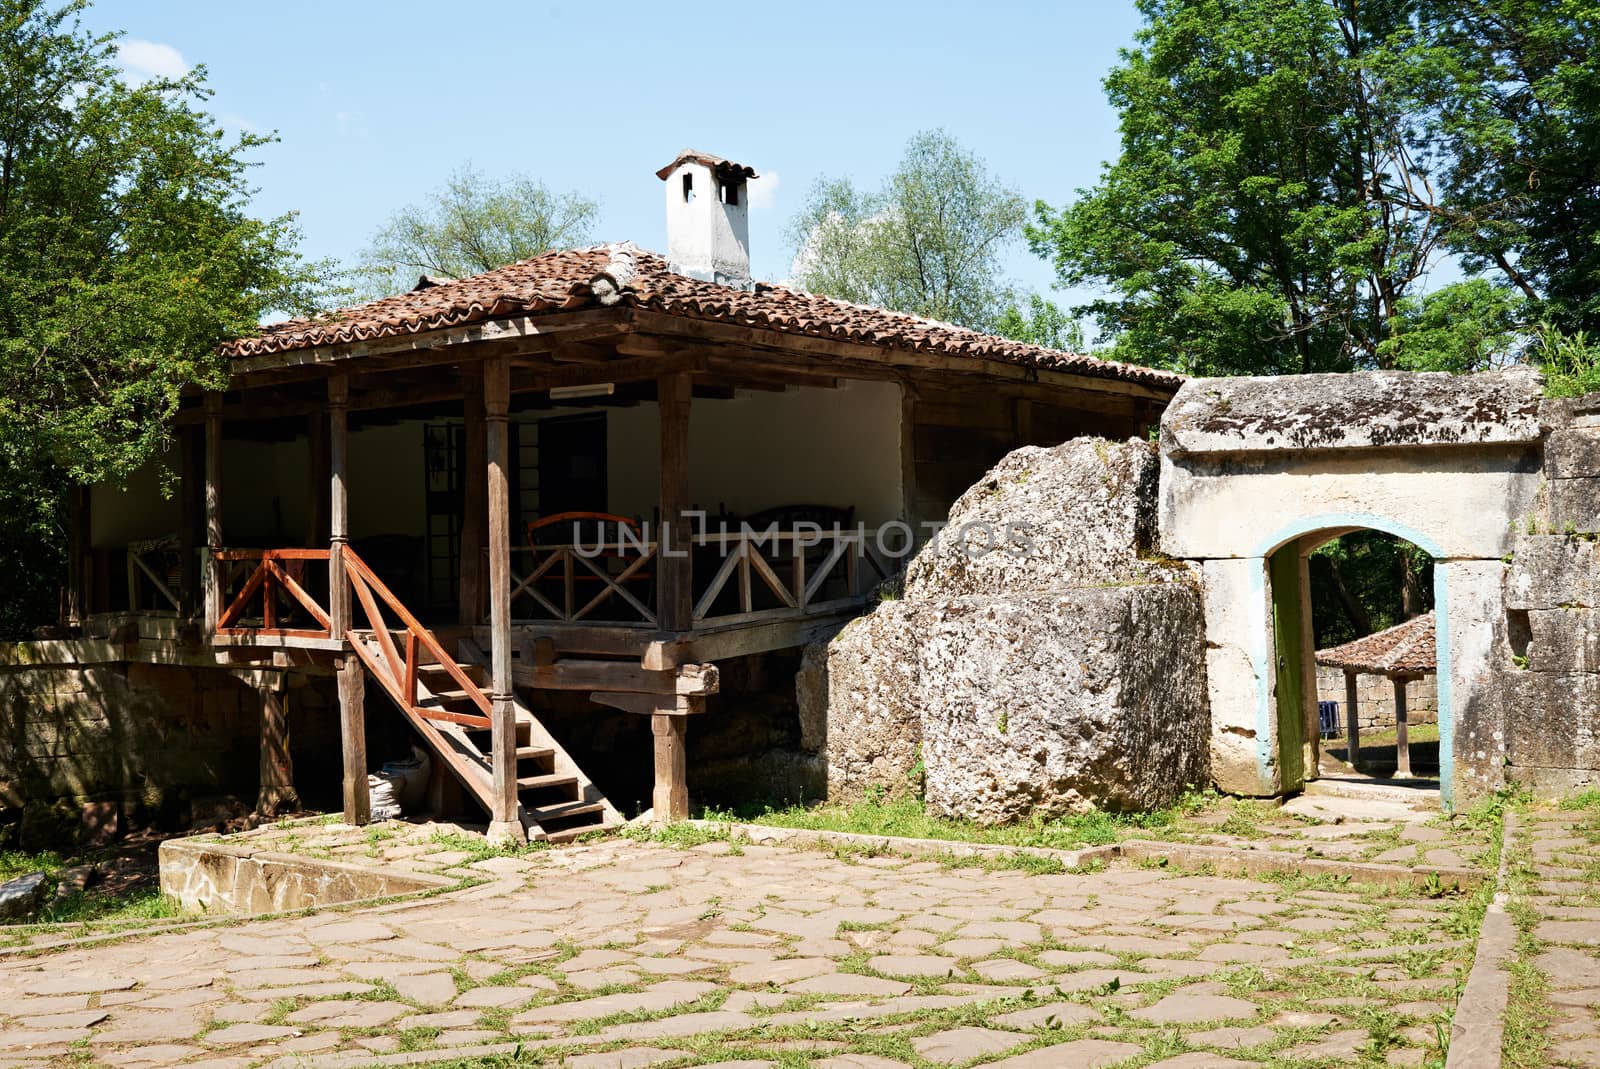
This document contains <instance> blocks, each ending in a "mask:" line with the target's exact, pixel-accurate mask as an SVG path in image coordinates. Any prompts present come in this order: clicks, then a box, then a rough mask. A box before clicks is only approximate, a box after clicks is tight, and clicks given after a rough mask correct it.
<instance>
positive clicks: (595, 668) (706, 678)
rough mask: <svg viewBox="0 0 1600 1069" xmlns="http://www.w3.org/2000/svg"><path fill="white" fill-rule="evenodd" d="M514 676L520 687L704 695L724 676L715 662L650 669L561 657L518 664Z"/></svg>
mask: <svg viewBox="0 0 1600 1069" xmlns="http://www.w3.org/2000/svg"><path fill="white" fill-rule="evenodd" d="M512 678H513V679H514V680H515V682H516V685H517V686H519V687H532V688H536V689H539V690H588V691H615V692H619V693H625V694H657V695H683V696H692V697H704V696H705V695H707V694H715V693H717V690H718V688H719V687H720V686H721V680H722V676H721V673H720V672H719V671H718V670H717V666H716V665H714V664H682V665H678V666H676V667H675V668H672V669H668V670H666V671H650V670H649V669H646V668H644V667H642V666H640V665H639V664H638V663H636V662H630V661H597V660H578V659H562V660H558V661H556V662H555V663H554V664H545V665H539V664H533V665H522V664H519V665H517V666H516V667H515V668H514V669H513V670H512Z"/></svg>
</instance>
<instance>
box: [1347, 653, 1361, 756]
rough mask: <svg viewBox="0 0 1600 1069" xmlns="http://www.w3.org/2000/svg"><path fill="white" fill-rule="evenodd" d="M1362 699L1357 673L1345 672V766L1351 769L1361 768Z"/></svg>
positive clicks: (1348, 669)
mask: <svg viewBox="0 0 1600 1069" xmlns="http://www.w3.org/2000/svg"><path fill="white" fill-rule="evenodd" d="M1360 701H1361V698H1360V696H1359V694H1358V692H1357V689H1356V673H1355V670H1354V669H1352V668H1346V669H1345V670H1344V738H1345V743H1344V745H1345V755H1344V756H1345V764H1347V765H1349V766H1350V767H1351V768H1353V769H1356V770H1358V771H1359V770H1360V768H1361V710H1360V709H1359V708H1358V705H1359V703H1360Z"/></svg>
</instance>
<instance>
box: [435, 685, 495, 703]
mask: <svg viewBox="0 0 1600 1069" xmlns="http://www.w3.org/2000/svg"><path fill="white" fill-rule="evenodd" d="M429 689H432V688H429ZM472 693H473V692H472V691H470V690H435V691H434V692H433V696H434V697H435V698H438V699H439V701H440V702H441V703H442V704H444V705H459V704H460V703H462V702H473V703H474V704H476V699H474V698H473V696H472ZM478 693H480V694H481V693H483V692H482V691H479V692H478Z"/></svg>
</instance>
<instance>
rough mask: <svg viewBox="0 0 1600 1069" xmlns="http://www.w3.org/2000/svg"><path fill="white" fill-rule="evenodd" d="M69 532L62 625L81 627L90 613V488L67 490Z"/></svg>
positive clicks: (75, 487) (77, 487) (91, 541)
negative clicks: (65, 598) (65, 594)
mask: <svg viewBox="0 0 1600 1069" xmlns="http://www.w3.org/2000/svg"><path fill="white" fill-rule="evenodd" d="M67 511H68V514H69V515H68V524H69V528H68V533H69V535H70V544H69V549H68V553H69V557H68V559H67V603H66V605H65V606H64V609H65V611H64V613H63V616H64V619H63V620H62V621H61V623H62V625H63V626H65V627H68V628H78V627H82V626H83V624H84V619H85V617H87V616H88V615H89V606H90V604H91V601H92V599H91V597H90V594H89V557H90V554H91V552H92V550H91V549H90V547H91V546H92V545H93V537H92V532H91V529H90V526H89V521H90V514H89V488H88V487H87V486H74V487H73V488H72V489H71V490H69V491H68V492H67Z"/></svg>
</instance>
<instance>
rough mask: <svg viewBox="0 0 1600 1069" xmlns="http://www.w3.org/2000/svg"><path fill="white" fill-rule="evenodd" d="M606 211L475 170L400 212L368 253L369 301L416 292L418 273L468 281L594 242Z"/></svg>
mask: <svg viewBox="0 0 1600 1069" xmlns="http://www.w3.org/2000/svg"><path fill="white" fill-rule="evenodd" d="M599 214H600V206H599V205H598V204H597V203H595V202H594V201H592V200H589V199H588V198H586V197H583V196H581V195H580V194H578V193H552V192H551V191H550V189H549V188H548V187H547V186H545V185H544V183H542V182H537V181H535V180H533V179H532V178H529V177H527V176H526V175H521V174H513V175H511V176H509V177H507V178H504V179H498V178H489V177H487V176H485V175H484V174H482V173H481V172H479V171H476V170H474V169H473V168H472V167H471V166H470V165H468V166H466V167H463V168H462V169H461V170H459V171H457V172H456V173H455V174H453V175H451V176H450V180H449V181H448V182H446V183H445V185H444V186H443V187H442V188H440V189H436V190H434V191H433V192H432V193H430V194H429V195H428V197H427V199H426V200H425V201H424V202H423V203H421V204H411V205H408V206H406V207H404V208H402V209H400V210H399V211H398V212H396V213H395V214H394V215H393V216H392V217H391V218H390V219H389V221H388V222H387V223H385V224H384V225H383V227H382V229H380V230H379V231H378V232H377V234H375V235H374V236H373V238H372V244H371V245H370V246H369V247H368V248H367V250H366V251H365V252H364V253H363V254H362V257H361V263H360V266H359V267H358V268H357V274H358V276H359V277H360V278H361V279H362V280H363V282H364V283H365V288H366V290H367V291H368V294H367V295H368V296H371V297H374V298H376V297H384V296H388V295H389V294H392V293H401V292H404V291H406V290H409V289H411V287H412V286H414V285H416V282H417V278H418V275H419V274H422V275H441V276H444V277H446V278H464V277H466V276H467V275H476V274H481V273H482V272H484V271H492V270H494V269H495V268H497V267H504V266H505V265H506V264H509V263H515V262H516V261H518V260H526V259H527V258H528V257H530V256H537V255H538V254H539V253H541V252H548V251H549V250H551V249H561V248H573V247H575V246H579V245H583V244H586V243H587V242H588V241H589V240H590V233H591V231H592V230H593V227H594V224H595V220H596V219H597V218H598V217H599Z"/></svg>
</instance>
